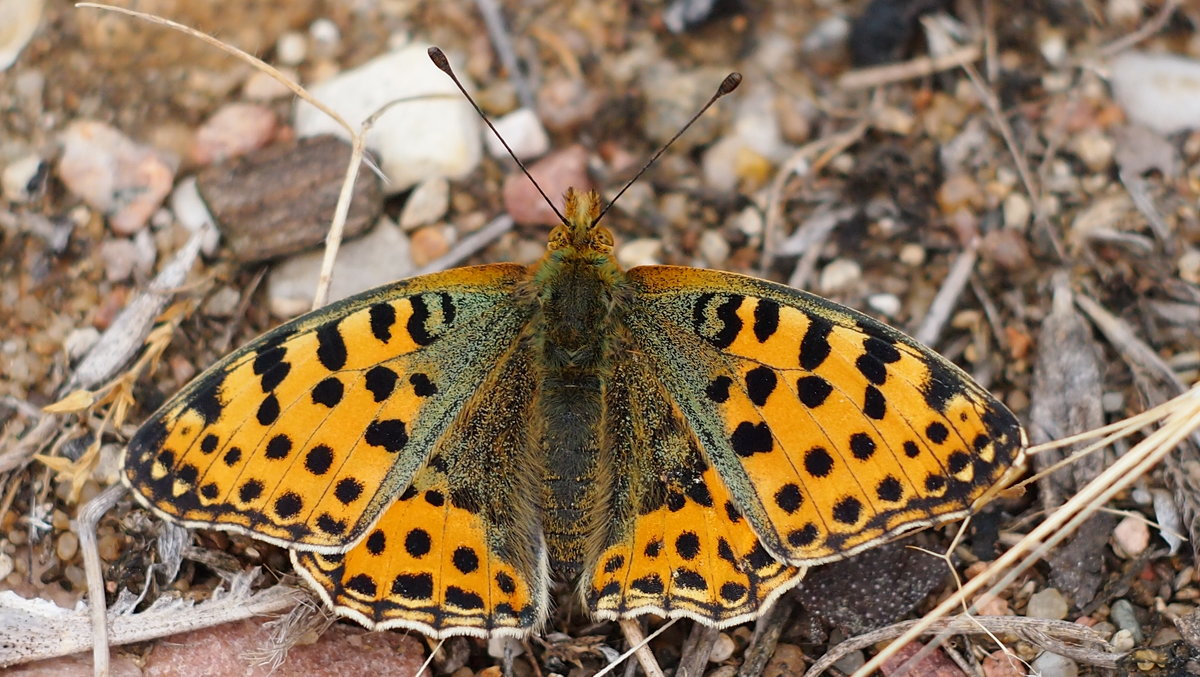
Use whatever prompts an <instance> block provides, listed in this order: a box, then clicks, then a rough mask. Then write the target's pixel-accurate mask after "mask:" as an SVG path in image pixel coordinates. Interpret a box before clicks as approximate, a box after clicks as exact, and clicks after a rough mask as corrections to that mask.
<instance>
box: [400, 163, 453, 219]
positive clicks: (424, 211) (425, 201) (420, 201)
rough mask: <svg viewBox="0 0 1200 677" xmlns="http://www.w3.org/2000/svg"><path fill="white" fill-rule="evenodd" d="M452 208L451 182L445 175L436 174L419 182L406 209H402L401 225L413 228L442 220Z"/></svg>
mask: <svg viewBox="0 0 1200 677" xmlns="http://www.w3.org/2000/svg"><path fill="white" fill-rule="evenodd" d="M449 208H450V182H449V181H447V180H446V179H445V177H441V176H435V177H433V178H431V179H429V180H427V181H423V182H421V183H419V184H417V187H416V188H414V189H413V192H412V193H410V194H409V196H408V200H406V201H405V202H404V209H402V210H401V211H400V227H401V228H403V229H404V230H412V229H414V228H416V227H417V226H424V225H427V224H430V223H434V222H436V221H440V220H441V218H442V217H443V216H445V215H446V210H447V209H449Z"/></svg>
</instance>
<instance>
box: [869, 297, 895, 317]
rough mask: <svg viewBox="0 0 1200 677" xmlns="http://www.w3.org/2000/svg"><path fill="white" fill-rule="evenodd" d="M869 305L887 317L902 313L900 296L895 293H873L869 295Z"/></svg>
mask: <svg viewBox="0 0 1200 677" xmlns="http://www.w3.org/2000/svg"><path fill="white" fill-rule="evenodd" d="M867 306H869V307H870V308H871V309H872V310H874V311H875V312H877V313H879V314H880V315H884V316H886V317H895V316H896V315H898V314H899V313H900V297H898V296H896V295H895V294H871V295H870V296H868V297H867Z"/></svg>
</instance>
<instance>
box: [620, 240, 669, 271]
mask: <svg viewBox="0 0 1200 677" xmlns="http://www.w3.org/2000/svg"><path fill="white" fill-rule="evenodd" d="M661 256H662V240H659V239H656V238H648V237H644V238H637V239H635V240H630V241H629V242H626V243H625V244H623V245H621V246H620V247H619V248H618V249H617V261H618V262H619V263H620V264H621V265H622V266H623V267H625V268H633V267H634V266H652V265H656V264H659V263H662V261H661V260H660V258H659V257H661Z"/></svg>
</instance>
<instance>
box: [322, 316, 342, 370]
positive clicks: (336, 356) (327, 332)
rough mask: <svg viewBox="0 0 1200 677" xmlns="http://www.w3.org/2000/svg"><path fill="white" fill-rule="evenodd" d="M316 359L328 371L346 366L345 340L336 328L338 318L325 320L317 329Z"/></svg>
mask: <svg viewBox="0 0 1200 677" xmlns="http://www.w3.org/2000/svg"><path fill="white" fill-rule="evenodd" d="M317 359H318V360H320V362H321V366H323V367H325V368H326V369H328V370H329V371H338V370H340V369H341V368H343V367H345V366H346V342H345V341H344V340H343V339H342V332H341V331H340V330H339V329H338V320H334V321H332V322H327V323H325V324H323V325H321V327H320V328H318V329H317Z"/></svg>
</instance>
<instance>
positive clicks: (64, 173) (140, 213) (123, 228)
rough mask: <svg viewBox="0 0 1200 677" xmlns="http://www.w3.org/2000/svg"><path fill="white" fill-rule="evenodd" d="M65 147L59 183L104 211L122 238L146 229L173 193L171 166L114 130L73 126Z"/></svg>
mask: <svg viewBox="0 0 1200 677" xmlns="http://www.w3.org/2000/svg"><path fill="white" fill-rule="evenodd" d="M62 144H63V152H62V157H61V158H60V159H59V161H58V168H57V171H58V176H59V178H60V179H62V182H63V184H64V185H65V186H66V187H67V189H68V190H70V191H71V192H72V193H74V194H75V195H77V196H79V197H80V198H81V199H83V201H84V202H86V203H87V204H88V205H90V206H91V207H92V208H94V209H96V210H98V211H101V212H104V213H105V214H106V215H107V216H108V222H109V225H110V226H111V227H112V229H113V232H115V233H117V234H118V235H132V234H133V233H136V232H137V231H139V230H141V229H142V228H143V227H145V225H146V223H147V222H148V221H149V220H150V216H151V215H153V214H154V212H155V210H157V209H158V208H159V206H160V205H161V204H162V202H163V199H164V198H166V196H167V195H168V194H169V193H170V191H171V184H172V182H173V181H174V179H175V169H174V167H173V166H172V163H170V162H168V161H167V159H166V158H165V157H163V156H162V155H161V154H160V153H159V152H158V151H157V150H155V149H153V148H150V147H149V146H142V145H140V144H137V143H134V142H133V141H132V140H131V139H130V138H129V137H127V136H125V135H124V134H122V133H121V132H120V131H118V130H117V129H116V128H115V127H112V126H109V125H107V124H105V123H103V122H97V121H93V120H80V121H77V122H73V123H71V124H70V125H69V126H68V127H67V129H66V131H64V132H63V134H62Z"/></svg>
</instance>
